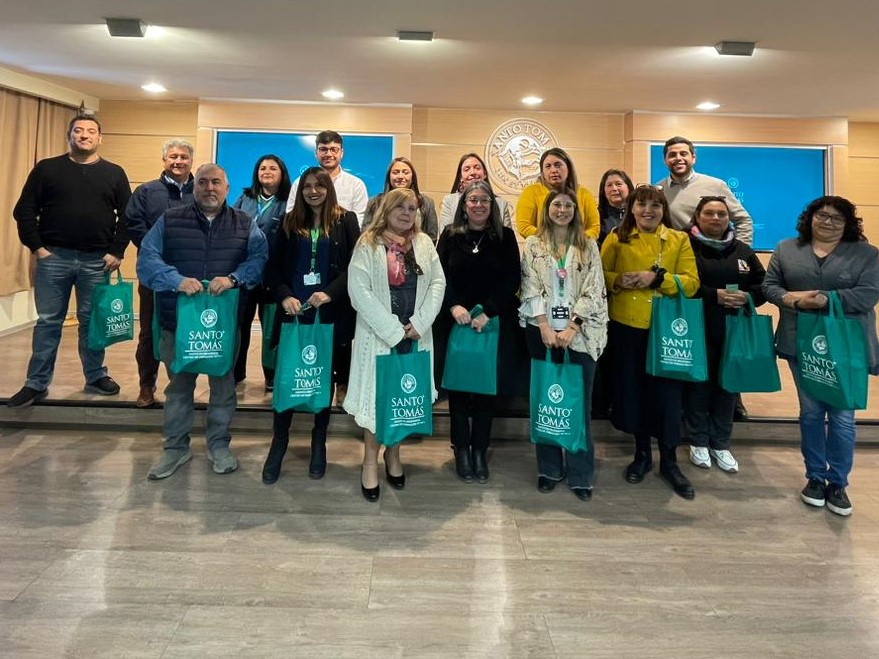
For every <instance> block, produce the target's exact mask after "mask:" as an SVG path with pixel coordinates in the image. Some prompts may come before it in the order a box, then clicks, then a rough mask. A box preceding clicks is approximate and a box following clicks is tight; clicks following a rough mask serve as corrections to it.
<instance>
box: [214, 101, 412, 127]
mask: <svg viewBox="0 0 879 659" xmlns="http://www.w3.org/2000/svg"><path fill="white" fill-rule="evenodd" d="M198 125H199V126H204V127H210V128H216V129H233V128H243V129H249V130H304V131H312V130H313V131H321V130H326V129H332V130H335V131H338V132H340V133H379V134H382V135H385V134H388V133H403V134H406V135H408V134H410V132H411V131H412V108H411V107H410V106H384V107H382V106H356V105H335V104H320V103H301V104H288V103H219V102H205V103H201V104H200V105H199V108H198Z"/></svg>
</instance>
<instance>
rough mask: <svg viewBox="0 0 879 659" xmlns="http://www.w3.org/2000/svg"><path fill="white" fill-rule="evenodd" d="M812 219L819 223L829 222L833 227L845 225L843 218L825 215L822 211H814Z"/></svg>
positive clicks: (829, 214)
mask: <svg viewBox="0 0 879 659" xmlns="http://www.w3.org/2000/svg"><path fill="white" fill-rule="evenodd" d="M812 218H813V219H816V220H818V221H819V222H829V223H830V224H832V225H833V226H835V227H841V226H843V225H844V224H845V217H843V216H842V215H833V214H832V213H825V212H824V211H815V214H814V215H813V216H812Z"/></svg>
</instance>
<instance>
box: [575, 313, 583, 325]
mask: <svg viewBox="0 0 879 659" xmlns="http://www.w3.org/2000/svg"><path fill="white" fill-rule="evenodd" d="M573 323H574V325H576V326H577V327H583V319H582V318H580V316H574V318H573Z"/></svg>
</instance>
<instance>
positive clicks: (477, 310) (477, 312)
mask: <svg viewBox="0 0 879 659" xmlns="http://www.w3.org/2000/svg"><path fill="white" fill-rule="evenodd" d="M483 313H485V309H483V308H482V305H481V304H477V305H476V306H475V307H473V308H472V309H471V310H470V317H471V318H476V316H479V315H480V314H483Z"/></svg>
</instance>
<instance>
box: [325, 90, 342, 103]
mask: <svg viewBox="0 0 879 659" xmlns="http://www.w3.org/2000/svg"><path fill="white" fill-rule="evenodd" d="M321 96H323V97H324V98H328V99H329V100H331V101H338V100H339V99H340V98H345V94H343V93H342V92H340V91H339V90H338V89H327V90H326V91H324V92H321Z"/></svg>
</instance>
